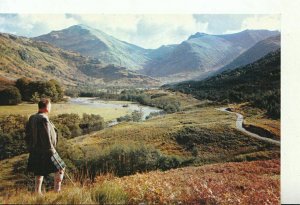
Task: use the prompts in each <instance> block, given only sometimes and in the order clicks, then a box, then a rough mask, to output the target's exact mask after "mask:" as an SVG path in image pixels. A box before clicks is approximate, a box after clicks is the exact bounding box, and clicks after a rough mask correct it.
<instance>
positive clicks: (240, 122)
mask: <svg viewBox="0 0 300 205" xmlns="http://www.w3.org/2000/svg"><path fill="white" fill-rule="evenodd" d="M227 109H228V108H217V110H220V111H223V112H227V113H231V114H232V113H235V114H236V116H237V119H236V128H237V129H238V130H240V131H242V132H244V133H245V134H247V135H249V136H251V137H254V138H256V139H259V140H263V141H266V142H270V143H272V144H275V145H278V146H280V141H277V140H273V139H270V138H266V137H262V136H260V135H257V134H255V133H252V132H249V131H247V130H246V129H245V128H244V127H243V122H244V116H243V115H241V114H239V113H236V112H231V111H228V110H227Z"/></svg>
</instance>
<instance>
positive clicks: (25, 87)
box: [0, 24, 282, 204]
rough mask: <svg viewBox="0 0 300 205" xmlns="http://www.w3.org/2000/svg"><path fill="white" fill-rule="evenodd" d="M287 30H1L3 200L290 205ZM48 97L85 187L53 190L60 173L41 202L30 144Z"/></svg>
mask: <svg viewBox="0 0 300 205" xmlns="http://www.w3.org/2000/svg"><path fill="white" fill-rule="evenodd" d="M280 35H281V34H280V32H279V31H271V30H264V29H260V30H249V29H246V30H243V31H240V32H236V33H230V34H227V33H225V34H208V33H202V32H196V33H194V34H191V35H190V36H189V37H187V38H186V39H184V40H183V41H181V42H179V43H177V44H170V45H161V46H160V47H158V48H151V49H148V48H143V47H140V46H137V45H134V44H131V43H128V42H125V41H122V40H119V39H118V38H116V37H114V36H112V35H109V34H107V33H105V32H104V31H102V30H99V29H95V28H92V27H90V26H86V25H84V24H78V25H73V26H70V27H67V28H64V29H61V30H53V31H51V32H49V33H46V34H43V35H40V36H35V37H21V36H16V35H13V34H9V33H0V97H1V101H0V103H1V106H0V204H2V203H3V204H10V203H12V204H28V203H32V204H188V203H195V204H278V203H280V155H281V152H280V142H281V141H282V137H281V133H280V130H281V127H280V126H281V124H280V119H281V109H280V108H281V101H280V96H281V90H280V89H281V81H280V76H281V51H280V47H281V44H280V38H281V37H280ZM43 97H49V98H50V99H51V102H52V105H53V106H52V112H51V113H50V114H49V119H50V120H51V121H52V122H53V123H54V124H55V126H56V127H57V129H58V136H59V142H58V145H57V147H56V149H57V151H58V153H59V155H60V156H61V157H62V159H63V160H64V161H65V163H66V165H67V169H66V171H67V173H68V175H70V177H71V179H72V181H74V182H75V186H73V185H72V183H71V182H70V180H69V179H68V178H65V179H64V181H63V191H62V192H61V193H59V194H55V193H54V192H53V191H52V187H53V180H52V178H53V177H52V175H50V176H47V177H45V183H44V186H43V192H44V195H43V196H36V195H34V194H33V188H34V176H33V174H32V173H28V172H27V171H26V167H27V159H28V151H27V148H26V144H25V140H24V138H25V125H26V122H27V120H28V117H29V116H30V115H31V114H34V113H36V111H37V104H36V103H37V102H39V100H40V98H43Z"/></svg>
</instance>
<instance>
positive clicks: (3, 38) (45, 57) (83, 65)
mask: <svg viewBox="0 0 300 205" xmlns="http://www.w3.org/2000/svg"><path fill="white" fill-rule="evenodd" d="M103 67H104V65H103V64H102V63H101V62H99V61H95V60H93V59H90V58H87V57H83V56H81V55H79V54H78V53H74V52H69V51H64V50H62V49H59V48H57V47H54V46H52V45H50V44H48V43H45V42H39V41H34V40H32V39H28V38H24V37H17V36H13V35H10V34H4V33H0V76H2V77H4V78H8V79H17V78H20V77H28V78H30V79H33V80H44V79H52V78H55V79H57V80H59V81H60V82H61V83H62V84H64V85H66V86H76V85H81V86H84V85H92V86H95V85H98V86H99V85H110V86H115V85H116V84H118V85H143V86H147V85H148V86H149V85H150V86H151V85H152V86H157V85H158V84H159V82H158V81H157V80H154V79H152V78H149V77H147V76H143V75H140V74H137V73H135V72H129V71H128V70H126V69H121V70H119V69H118V68H114V67H111V68H109V69H108V70H107V71H106V73H105V72H104V70H105V69H106V68H104V70H103ZM111 76H116V78H114V79H111V80H109V82H104V81H106V79H108V78H109V77H111ZM104 83H105V84H104Z"/></svg>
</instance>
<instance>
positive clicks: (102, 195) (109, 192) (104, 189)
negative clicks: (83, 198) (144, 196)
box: [91, 181, 128, 204]
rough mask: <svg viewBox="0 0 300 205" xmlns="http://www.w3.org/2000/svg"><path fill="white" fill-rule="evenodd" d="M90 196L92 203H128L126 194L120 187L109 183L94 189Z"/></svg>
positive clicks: (106, 182)
mask: <svg viewBox="0 0 300 205" xmlns="http://www.w3.org/2000/svg"><path fill="white" fill-rule="evenodd" d="M91 196H92V199H93V201H95V202H97V203H99V204H126V203H127V202H128V196H127V193H126V192H125V191H124V190H123V189H122V187H121V186H120V185H118V184H116V183H114V182H109V181H105V182H104V183H102V184H101V185H99V186H96V187H94V188H93V189H92V192H91Z"/></svg>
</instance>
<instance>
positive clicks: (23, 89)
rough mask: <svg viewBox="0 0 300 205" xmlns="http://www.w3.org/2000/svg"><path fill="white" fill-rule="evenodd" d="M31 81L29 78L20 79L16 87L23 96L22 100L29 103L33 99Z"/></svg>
mask: <svg viewBox="0 0 300 205" xmlns="http://www.w3.org/2000/svg"><path fill="white" fill-rule="evenodd" d="M30 82H31V80H30V79H29V78H25V77H23V78H19V79H18V80H17V81H16V87H17V88H18V89H19V91H20V94H21V96H22V100H24V101H29V100H30V99H31V96H32V93H31V91H30V89H29V86H28V85H29V83H30Z"/></svg>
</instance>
